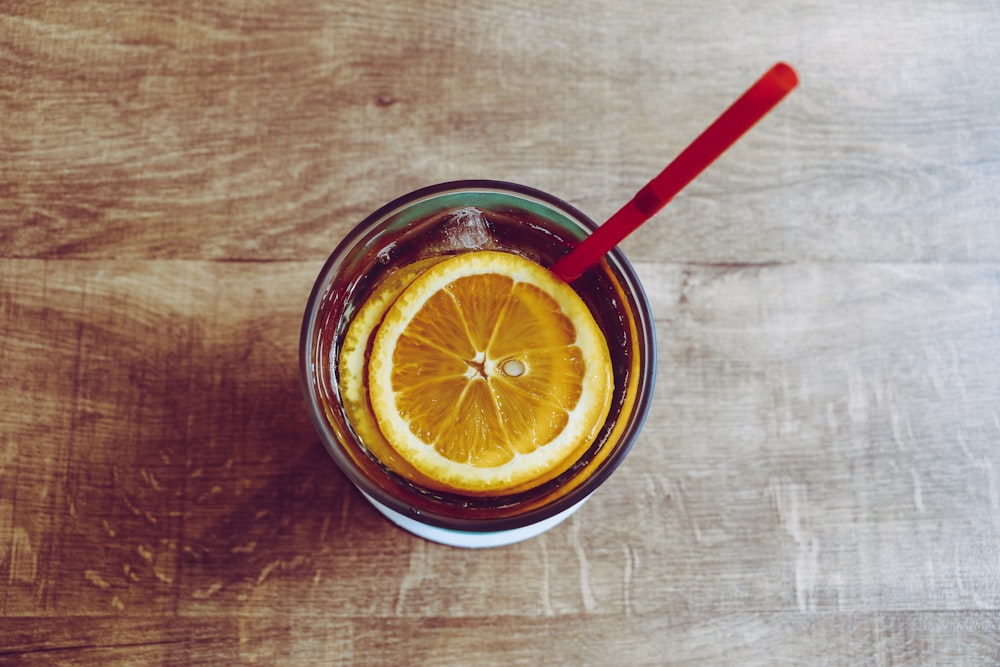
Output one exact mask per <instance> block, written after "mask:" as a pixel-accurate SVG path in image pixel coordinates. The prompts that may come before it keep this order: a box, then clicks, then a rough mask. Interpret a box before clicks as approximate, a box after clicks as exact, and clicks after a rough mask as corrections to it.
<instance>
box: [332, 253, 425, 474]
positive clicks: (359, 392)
mask: <svg viewBox="0 0 1000 667" xmlns="http://www.w3.org/2000/svg"><path fill="white" fill-rule="evenodd" d="M438 261H440V259H439V258H437V257H432V258H430V259H423V260H418V261H417V262H414V263H412V264H408V265H406V266H403V267H401V268H399V269H397V270H396V271H395V272H393V273H391V274H390V275H389V276H388V277H386V278H385V279H384V280H383V281H382V282H381V283H379V285H378V286H377V287H376V288H375V289H374V291H373V292H372V294H371V296H370V297H368V299H367V300H366V301H365V302H364V304H363V305H362V306H361V308H359V309H358V312H357V314H355V316H354V319H353V320H351V324H350V326H349V327H348V328H347V333H346V334H345V335H344V342H343V344H342V345H341V348H340V356H339V357H338V359H337V375H338V386H339V389H340V400H341V404H342V405H343V406H344V413H345V414H346V415H347V420H348V421H349V422H350V424H351V427H352V428H353V429H354V432H355V433H356V434H357V436H358V438H359V439H360V440H361V442H362V443H363V444H364V446H365V448H366V449H367V450H368V451H369V452H371V454H372V455H373V456H375V458H377V459H378V460H379V461H381V462H382V463H383V464H384V465H385V466H387V467H388V468H389V469H391V470H393V471H395V472H397V473H399V474H400V475H403V476H404V477H406V478H408V479H410V480H411V481H414V482H417V483H419V484H424V485H429V484H432V483H433V480H428V479H426V478H424V477H423V475H421V474H420V472H419V471H417V470H416V469H414V468H413V466H411V465H410V464H409V463H407V462H406V461H405V460H404V459H402V458H400V456H399V454H397V453H396V450H394V449H393V448H392V446H391V445H389V443H388V442H387V441H386V439H385V436H383V435H382V431H380V430H379V428H378V423H377V422H376V420H375V415H374V413H373V412H372V408H371V403H370V402H369V399H368V350H369V349H370V347H371V344H372V339H373V338H374V336H375V331H376V330H377V328H378V326H379V324H381V322H382V318H383V317H384V316H385V312H386V311H387V310H388V309H389V306H391V305H392V302H393V301H395V300H396V297H397V296H399V293H400V292H402V291H403V290H404V289H405V288H406V287H407V286H408V285H409V284H410V283H411V282H413V279H414V278H416V277H417V276H419V275H420V274H421V273H423V272H424V271H425V270H426V269H427V268H428V267H430V266H432V265H434V264H435V263H437V262H438Z"/></svg>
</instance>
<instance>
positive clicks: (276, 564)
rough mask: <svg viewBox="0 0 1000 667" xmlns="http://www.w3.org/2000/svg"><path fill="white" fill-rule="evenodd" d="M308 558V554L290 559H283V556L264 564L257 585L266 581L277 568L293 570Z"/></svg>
mask: <svg viewBox="0 0 1000 667" xmlns="http://www.w3.org/2000/svg"><path fill="white" fill-rule="evenodd" d="M308 560H309V559H308V558H307V557H306V556H296V557H295V558H293V559H292V560H290V561H286V560H282V559H281V558H279V559H277V560H274V561H271V562H270V563H268V564H267V565H265V566H264V569H263V570H261V572H260V575H259V576H258V577H257V585H258V586H259V585H260V584H262V583H264V582H265V581H266V580H267V578H268V577H270V576H271V573H272V572H274V571H275V570H276V569H279V568H280V569H281V570H282V571H285V570H293V569H295V568H297V567H299V566H300V565H302V564H303V563H305V562H306V561H308Z"/></svg>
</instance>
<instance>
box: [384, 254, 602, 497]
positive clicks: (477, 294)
mask: <svg viewBox="0 0 1000 667" xmlns="http://www.w3.org/2000/svg"><path fill="white" fill-rule="evenodd" d="M368 387H369V392H370V400H371V408H372V410H373V412H374V415H375V418H376V421H377V424H378V427H379V430H380V431H381V433H382V434H383V435H384V436H385V439H386V440H387V441H388V443H389V445H390V446H391V447H392V449H393V450H394V451H395V453H397V454H398V455H399V456H400V457H401V458H402V459H403V460H405V461H406V462H407V463H408V464H409V465H410V466H412V468H413V469H414V470H416V471H417V472H418V473H419V474H421V475H422V476H425V477H426V478H429V479H430V480H433V481H435V482H437V483H438V485H439V486H443V487H446V488H450V489H454V490H458V491H469V492H487V493H496V492H502V491H504V490H511V489H514V488H518V490H521V489H523V488H529V487H530V485H531V484H533V483H541V482H542V481H544V480H546V479H550V478H551V477H553V476H555V475H556V474H558V473H559V472H561V471H562V470H565V469H566V468H568V467H569V466H570V465H572V463H573V462H574V459H575V457H576V456H577V455H579V453H580V452H581V451H584V450H585V449H586V447H587V446H589V444H590V443H591V442H593V440H594V439H595V438H596V437H597V435H598V433H599V432H600V429H601V427H602V426H603V424H604V420H605V419H606V417H607V414H608V411H609V408H610V402H611V393H612V388H613V378H612V369H611V358H610V355H609V354H608V348H607V343H606V342H605V340H604V337H603V335H602V334H601V331H600V329H599V328H598V326H597V323H596V322H595V321H594V318H593V316H592V315H591V313H590V310H589V309H588V308H587V305H586V304H585V303H584V302H583V300H582V299H581V298H580V297H579V295H578V294H577V293H576V292H574V291H573V289H572V288H571V287H569V285H567V284H566V283H564V282H563V281H561V280H560V279H559V278H557V277H556V276H555V275H553V274H552V273H551V272H549V271H548V270H547V269H545V268H543V267H541V266H539V265H538V264H535V263H534V262H531V261H529V260H527V259H524V258H522V257H520V256H517V255H513V254H509V253H503V252H494V251H480V252H470V253H465V254H462V255H457V256H454V257H450V258H447V259H444V260H442V261H441V262H439V263H437V264H435V265H434V266H432V267H431V268H429V269H427V270H426V271H424V272H423V273H421V274H420V275H419V276H418V277H416V278H415V279H414V280H413V282H412V283H411V284H410V285H409V286H408V287H406V288H405V289H404V290H403V291H402V292H401V293H400V295H399V297H398V298H397V299H396V300H395V301H394V302H393V303H392V305H391V306H390V307H389V308H388V309H387V310H386V312H385V316H384V318H383V320H382V323H381V325H380V326H379V327H378V331H377V332H376V334H375V338H374V342H373V344H372V349H371V355H370V359H369V365H368ZM526 485H527V486H526Z"/></svg>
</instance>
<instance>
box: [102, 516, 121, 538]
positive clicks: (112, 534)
mask: <svg viewBox="0 0 1000 667" xmlns="http://www.w3.org/2000/svg"><path fill="white" fill-rule="evenodd" d="M101 525H102V526H103V527H104V532H105V533H107V534H108V537H117V533H115V531H114V529H113V528H112V527H111V524H109V523H108V520H107V519H101Z"/></svg>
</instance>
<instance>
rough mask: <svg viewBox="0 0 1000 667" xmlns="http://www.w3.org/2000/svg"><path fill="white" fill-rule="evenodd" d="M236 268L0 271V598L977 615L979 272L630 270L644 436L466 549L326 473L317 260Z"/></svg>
mask: <svg viewBox="0 0 1000 667" xmlns="http://www.w3.org/2000/svg"><path fill="white" fill-rule="evenodd" d="M255 267H256V268H255V271H254V272H253V273H250V272H248V271H247V270H246V268H245V266H243V265H241V264H239V263H218V262H181V261H175V262H156V261H150V262H139V261H118V262H93V261H66V260H59V261H38V260H18V261H13V260H6V261H4V262H2V263H0V270H2V272H3V284H4V285H9V286H11V292H9V293H8V294H7V295H6V296H5V300H4V303H5V310H6V312H8V313H11V314H14V315H16V317H14V318H7V319H6V324H5V330H4V336H3V340H4V346H3V350H4V352H3V360H4V363H5V364H6V366H7V369H8V372H11V376H12V377H17V378H21V381H20V383H19V384H18V385H16V386H11V385H7V386H5V387H3V388H2V389H0V396H2V397H3V399H4V401H5V402H9V404H13V405H18V406H19V408H20V409H19V410H18V411H17V412H14V413H6V414H4V415H3V417H2V418H0V424H2V426H3V429H2V430H3V432H4V433H5V437H7V439H8V440H7V445H6V448H5V449H6V454H5V459H4V461H5V467H4V475H5V477H6V479H7V480H8V481H9V482H12V483H8V484H5V485H4V488H5V489H7V490H6V491H5V492H4V493H5V496H4V498H5V501H4V507H5V509H4V516H5V517H6V523H7V525H8V526H13V532H10V529H8V532H6V534H5V539H4V549H3V550H2V551H3V553H15V552H17V553H24V552H25V549H26V547H25V544H27V545H30V552H31V553H34V554H37V559H36V563H35V565H33V566H32V567H33V568H34V569H31V570H27V569H24V568H23V567H22V566H21V565H19V564H18V563H20V561H16V560H5V561H3V562H2V564H0V577H7V579H8V580H9V581H11V582H12V584H13V585H11V586H10V587H8V589H7V591H6V593H5V597H4V612H5V613H6V614H7V615H12V616H16V615H38V614H60V613H69V612H75V613H79V612H81V611H83V610H86V611H87V612H88V613H110V612H109V610H117V611H119V612H121V613H125V614H150V613H153V612H157V611H158V612H161V613H165V614H172V613H184V614H191V615H199V614H204V615H211V614H213V613H215V611H216V610H218V609H220V608H223V609H241V610H242V613H244V614H248V615H261V616H265V615H270V614H279V615H293V616H294V615H295V614H296V610H299V609H303V608H304V609H307V610H318V609H323V610H324V613H327V614H330V615H333V616H344V615H346V616H352V615H359V614H375V615H379V616H392V615H403V616H409V615H414V614H417V615H420V614H428V615H431V616H440V615H445V616H450V617H458V616H476V615H487V614H489V613H491V611H492V610H495V609H498V608H499V609H503V610H504V613H509V614H520V615H532V614H534V615H544V614H545V613H547V611H551V612H553V613H586V612H595V613H600V612H603V613H620V612H622V611H625V610H632V611H635V612H638V613H653V612H655V611H656V610H661V609H664V608H670V607H671V605H676V606H679V607H680V608H683V609H688V610H695V609H700V610H704V611H706V612H709V611H711V612H712V613H720V612H736V611H741V610H746V609H764V610H782V611H796V610H798V611H813V610H832V611H860V612H864V611H872V610H873V609H875V608H887V609H895V610H914V611H916V610H919V609H922V608H925V606H926V605H930V606H931V608H933V609H949V610H958V609H965V608H972V609H996V608H998V606H1000V587H998V580H997V577H996V569H995V562H993V561H992V560H990V559H986V560H983V558H982V557H981V556H982V554H983V553H994V552H995V550H996V549H997V546H998V545H1000V523H998V522H1000V509H998V507H997V505H996V497H997V496H996V493H997V491H996V489H997V486H996V475H995V471H996V470H997V469H998V466H1000V460H998V454H997V451H996V449H995V447H993V443H995V442H996V439H997V436H998V430H1000V421H998V419H997V414H996V406H997V405H1000V383H998V382H997V380H996V378H997V377H1000V374H998V373H997V371H998V370H1000V369H998V363H1000V362H998V361H997V358H996V357H995V355H993V349H994V347H995V340H996V339H997V337H996V333H997V331H998V330H1000V326H998V325H1000V323H998V319H997V318H998V314H997V313H998V312H1000V311H998V310H997V308H996V304H997V303H1000V279H998V278H1000V274H998V271H997V269H996V267H994V266H992V265H983V266H973V265H938V266H925V265H870V266H869V265H850V266H848V267H844V266H830V265H807V264H794V265H775V266H764V267H758V266H737V267H718V266H709V267H704V266H695V265H690V266H677V267H667V268H660V267H650V266H646V265H641V266H640V272H641V273H642V274H643V278H644V280H645V281H646V283H647V286H649V288H650V291H651V294H653V301H654V309H655V311H656V316H657V324H658V327H659V339H660V377H659V382H658V387H657V391H656V396H655V403H654V406H653V410H652V414H651V417H650V419H649V421H648V423H647V426H646V429H645V430H644V432H643V435H642V437H641V439H640V442H639V443H637V445H636V447H635V450H634V452H633V454H632V456H631V457H630V459H629V460H628V461H626V463H625V464H624V466H623V468H622V469H621V470H620V471H619V473H618V475H616V477H615V478H613V479H612V480H611V482H609V484H608V485H607V487H606V488H604V489H602V490H601V491H600V492H599V493H598V494H597V495H596V496H595V497H594V498H593V499H592V500H591V501H590V503H589V504H588V505H587V506H586V507H584V508H583V510H581V512H580V514H578V515H577V516H576V517H575V518H574V519H573V520H572V521H571V522H570V523H569V524H567V525H566V526H564V527H562V528H560V529H558V530H557V531H555V532H553V533H552V534H551V535H547V536H544V537H543V538H541V539H539V540H537V541H533V542H529V543H526V544H524V545H517V546H514V547H511V548H510V549H505V550H499V551H494V552H488V553H475V552H473V553H468V552H456V551H455V550H452V549H447V548H444V547H438V546H436V545H429V544H425V543H423V542H421V541H419V540H416V539H414V538H411V537H410V536H408V535H406V534H404V533H401V532H400V531H398V530H396V529H394V528H393V527H391V526H390V525H389V524H387V523H386V522H385V521H384V520H382V519H381V518H380V517H379V516H378V515H377V514H375V513H374V511H373V510H371V509H370V508H369V507H367V505H365V504H364V503H363V502H362V500H361V499H360V497H359V496H358V494H357V493H356V492H354V491H353V490H352V489H351V488H350V487H349V485H347V484H346V482H345V481H344V479H343V477H342V476H341V475H340V474H339V473H338V472H336V470H335V468H334V466H333V465H332V463H331V462H330V461H329V460H328V458H327V456H326V454H325V452H323V450H322V449H321V448H320V447H319V445H318V444H317V441H316V437H315V435H314V434H313V432H312V429H311V426H310V425H309V423H308V420H307V419H306V416H305V412H304V409H303V406H302V403H301V398H300V393H299V388H298V384H297V382H298V381H297V377H296V373H297V365H296V355H297V336H298V327H299V317H300V310H301V307H302V306H301V301H302V300H303V299H304V295H305V294H306V292H307V290H308V288H309V284H310V282H311V280H312V278H313V272H314V271H316V270H317V269H318V266H316V265H314V264H312V263H265V264H260V265H255ZM682 297H683V298H682ZM833 308H835V309H836V315H833V314H831V313H832V309H833ZM914 322H918V323H919V324H914ZM29 348H30V349H49V350H51V354H50V355H49V356H48V357H44V358H43V357H39V356H38V355H34V354H26V353H25V351H26V350H28V349H29ZM73 355H76V357H74V356H73ZM74 358H75V359H76V362H77V363H78V366H79V368H74V371H73V373H72V374H71V377H70V378H66V377H65V373H61V372H60V371H61V370H62V369H61V368H60V365H61V364H62V363H64V362H65V363H66V364H70V363H71V362H67V361H65V360H66V359H74ZM54 406H56V407H58V406H61V408H62V413H64V414H65V417H64V419H65V423H63V424H62V425H61V426H60V424H58V423H55V424H46V423H45V419H46V415H48V414H51V413H59V410H56V407H54ZM70 424H72V425H73V426H72V428H71V427H70ZM56 479H65V483H64V484H61V485H55V486H54V485H53V480H56ZM11 494H16V497H14V496H12V495H11ZM32 498H38V499H40V500H30V499H32ZM25 499H29V500H25ZM18 550H20V551H18ZM897 568H898V569H897ZM29 572H30V573H32V574H33V576H29V574H28V573H29ZM345 572H351V573H352V574H351V576H350V578H349V579H348V580H346V581H345V579H344V577H343V573H345ZM888 572H896V575H894V576H892V577H889V576H888V575H887V573H888ZM22 579H23V581H22ZM498 581H504V582H507V583H505V584H503V585H499V586H498V585H497V582H498ZM517 582H521V583H517ZM525 582H533V583H532V585H526V584H525ZM330 600H336V604H334V605H332V606H330V603H329V601H330Z"/></svg>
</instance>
